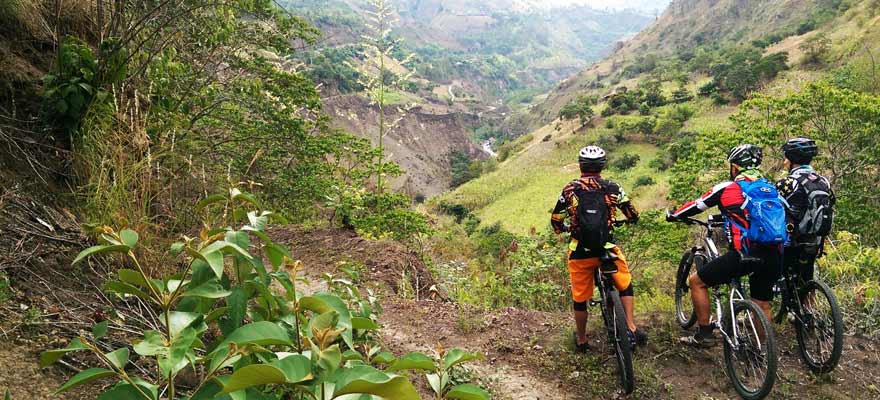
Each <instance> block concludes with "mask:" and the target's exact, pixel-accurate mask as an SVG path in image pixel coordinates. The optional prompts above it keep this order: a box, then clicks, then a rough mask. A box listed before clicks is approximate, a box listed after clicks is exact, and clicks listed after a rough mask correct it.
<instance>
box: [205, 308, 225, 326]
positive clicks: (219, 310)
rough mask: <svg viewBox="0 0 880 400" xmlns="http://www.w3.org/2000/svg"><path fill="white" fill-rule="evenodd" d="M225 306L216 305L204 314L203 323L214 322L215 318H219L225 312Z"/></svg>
mask: <svg viewBox="0 0 880 400" xmlns="http://www.w3.org/2000/svg"><path fill="white" fill-rule="evenodd" d="M227 308H228V307H217V308H215V309H213V310H211V312H210V313H208V315H206V316H205V323H206V324H210V323H211V322H214V321H215V320H216V319H217V318H220V317H221V316H223V315H224V314H226V309H227Z"/></svg>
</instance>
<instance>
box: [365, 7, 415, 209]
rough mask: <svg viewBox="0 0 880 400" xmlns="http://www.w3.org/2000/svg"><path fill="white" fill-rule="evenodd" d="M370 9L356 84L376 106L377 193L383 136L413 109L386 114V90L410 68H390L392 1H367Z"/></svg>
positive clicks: (406, 78) (409, 60)
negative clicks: (391, 117)
mask: <svg viewBox="0 0 880 400" xmlns="http://www.w3.org/2000/svg"><path fill="white" fill-rule="evenodd" d="M369 5H370V7H371V9H370V10H367V15H368V18H367V24H366V25H367V32H368V33H367V34H365V35H362V36H361V38H362V39H363V43H361V45H362V48H363V50H362V53H361V55H362V58H363V62H362V63H361V64H360V65H359V66H358V67H357V69H358V72H359V73H360V79H359V80H358V83H360V84H361V86H363V87H364V89H365V91H366V95H367V96H368V98H369V99H370V104H372V105H376V106H378V108H379V119H378V121H377V128H378V135H377V136H378V137H377V139H378V143H377V145H378V148H379V163H378V166H377V171H376V190H377V192H379V193H380V194H381V193H382V192H383V191H384V184H383V182H382V178H383V175H384V169H385V136H387V135H388V134H389V133H391V132H393V131H394V129H396V128H397V127H398V126H399V125H400V122H401V121H402V120H403V119H404V118H405V117H406V114H407V113H408V112H409V111H410V110H411V109H412V105H407V106H403V107H401V106H395V107H396V111H397V118H395V119H393V120H390V121H389V118H388V115H387V111H388V106H389V105H391V104H389V96H388V94H389V92H390V91H391V90H394V89H400V88H401V85H402V84H403V83H405V82H408V81H409V80H410V78H412V75H413V72H412V71H411V70H404V69H403V68H393V67H392V65H393V63H394V61H393V60H394V55H395V53H396V50H397V49H398V47H399V46H400V40H398V39H395V38H393V37H392V36H391V30H392V28H393V26H394V24H396V23H397V22H398V20H397V18H396V17H395V16H394V13H393V11H392V9H391V4H390V3H389V2H387V1H386V0H369ZM412 61H413V55H412V54H410V55H407V56H405V57H404V59H403V60H400V61H398V63H399V64H400V65H401V66H407V65H409V64H411V63H412Z"/></svg>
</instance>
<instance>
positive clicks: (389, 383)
mask: <svg viewBox="0 0 880 400" xmlns="http://www.w3.org/2000/svg"><path fill="white" fill-rule="evenodd" d="M335 381H336V390H335V391H334V392H333V397H334V398H336V397H339V396H342V395H346V394H356V393H364V394H371V395H374V396H379V397H382V398H383V399H386V400H411V399H412V400H417V399H419V393H418V392H417V391H416V389H415V387H413V385H412V383H410V382H409V380H408V379H406V378H404V377H402V376H397V375H388V374H386V373H384V372H382V371H379V370H377V369H375V368H373V367H370V366H366V365H363V366H357V367H352V368H346V369H341V370H339V372H338V373H337V375H336V379H335Z"/></svg>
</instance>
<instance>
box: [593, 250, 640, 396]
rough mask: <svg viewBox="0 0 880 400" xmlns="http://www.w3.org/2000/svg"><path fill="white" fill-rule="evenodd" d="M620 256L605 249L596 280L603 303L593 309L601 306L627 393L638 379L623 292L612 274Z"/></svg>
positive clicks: (595, 273)
mask: <svg viewBox="0 0 880 400" xmlns="http://www.w3.org/2000/svg"><path fill="white" fill-rule="evenodd" d="M617 258H618V257H617V256H616V255H614V254H612V253H611V252H610V251H608V250H605V254H603V255H602V256H600V257H599V261H600V262H601V264H600V265H599V268H596V271H595V272H594V275H593V279H594V280H595V282H596V287H597V288H598V289H599V290H598V292H599V300H598V301H596V300H590V305H591V306H600V309H601V310H602V322H603V323H604V324H605V331H606V332H607V333H608V343H609V344H610V345H611V346H612V350H613V351H614V355H615V358H616V359H617V377H618V380H619V381H620V386H621V387H623V391H624V392H625V393H626V394H630V393H632V392H633V389H635V377H634V375H633V366H632V350H633V349H632V341H631V339H630V334H629V326H627V324H626V313H625V312H624V310H623V303H622V302H621V301H620V293H618V292H617V287H616V286H614V280H613V279H612V275H614V273H615V272H617V266H615V265H614V261H616V260H617Z"/></svg>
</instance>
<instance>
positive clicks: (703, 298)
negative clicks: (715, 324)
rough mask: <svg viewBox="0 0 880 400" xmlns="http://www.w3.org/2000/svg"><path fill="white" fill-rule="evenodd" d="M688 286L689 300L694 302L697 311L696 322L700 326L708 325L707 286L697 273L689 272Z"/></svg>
mask: <svg viewBox="0 0 880 400" xmlns="http://www.w3.org/2000/svg"><path fill="white" fill-rule="evenodd" d="M688 286H690V288H691V302H692V303H693V304H694V311H696V313H697V324H699V325H700V326H701V327H702V326H708V325H709V315H710V314H711V312H710V311H709V308H710V304H709V287H708V286H706V283H705V282H703V280H702V279H700V276H699V275H697V273H693V274H691V276H690V278H688Z"/></svg>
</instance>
